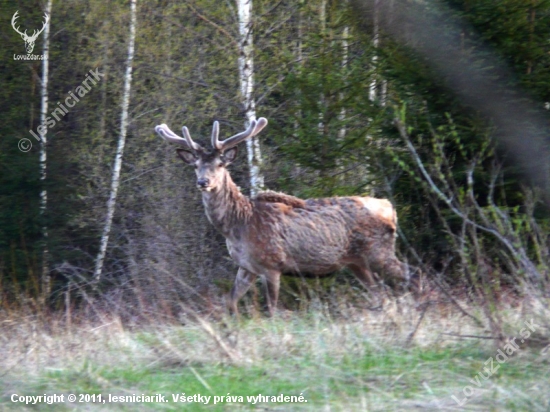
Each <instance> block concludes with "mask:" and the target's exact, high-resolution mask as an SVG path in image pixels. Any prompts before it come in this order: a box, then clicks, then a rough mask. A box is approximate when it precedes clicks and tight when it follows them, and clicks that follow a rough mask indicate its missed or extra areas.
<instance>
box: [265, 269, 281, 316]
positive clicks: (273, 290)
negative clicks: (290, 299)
mask: <svg viewBox="0 0 550 412" xmlns="http://www.w3.org/2000/svg"><path fill="white" fill-rule="evenodd" d="M264 279H265V286H266V290H267V293H266V301H267V310H268V312H269V316H273V315H274V314H275V310H276V309H277V301H278V300H279V287H280V284H281V273H280V272H268V273H266V274H265V275H264Z"/></svg>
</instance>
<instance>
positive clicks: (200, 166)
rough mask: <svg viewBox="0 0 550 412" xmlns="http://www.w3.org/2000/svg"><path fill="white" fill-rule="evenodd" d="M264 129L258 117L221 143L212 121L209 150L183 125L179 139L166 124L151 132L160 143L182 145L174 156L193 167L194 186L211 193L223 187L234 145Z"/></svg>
mask: <svg viewBox="0 0 550 412" xmlns="http://www.w3.org/2000/svg"><path fill="white" fill-rule="evenodd" d="M265 126H267V119H265V118H263V117H260V118H259V119H258V121H256V120H253V121H251V122H250V126H248V129H246V130H245V131H244V132H241V133H237V134H236V135H234V136H231V137H229V138H227V139H225V140H224V141H220V140H219V139H218V137H219V133H220V125H219V123H218V122H217V121H216V122H214V126H213V128H212V136H211V146H212V147H211V148H208V149H207V148H204V147H202V146H201V145H199V144H198V143H196V142H195V141H193V139H191V135H190V134H189V130H188V129H187V127H185V126H183V128H182V133H183V136H184V137H185V138H182V137H180V136H178V135H177V134H175V133H174V132H172V130H170V128H169V127H168V126H167V125H166V124H161V125H159V126H156V127H155V131H156V132H157V133H158V134H159V136H160V137H162V138H163V139H164V140H166V141H168V142H172V143H177V144H178V145H180V146H182V148H181V149H176V151H177V153H178V156H179V157H180V158H181V159H182V160H183V161H184V162H185V163H187V164H189V165H191V166H195V173H196V174H197V187H198V188H199V190H201V191H206V192H211V191H215V190H217V189H218V188H220V187H221V186H222V185H223V179H224V175H225V173H226V171H225V167H226V166H228V165H229V164H231V163H232V162H233V161H234V160H235V158H236V157H237V145H238V144H239V143H241V142H242V141H244V140H246V139H248V138H251V137H253V136H255V135H257V134H258V133H260V131H261V130H262V129H263V128H264V127H265Z"/></svg>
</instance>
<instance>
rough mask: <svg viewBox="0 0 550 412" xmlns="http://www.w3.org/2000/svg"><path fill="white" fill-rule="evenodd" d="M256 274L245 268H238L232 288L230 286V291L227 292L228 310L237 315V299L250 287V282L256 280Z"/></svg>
mask: <svg viewBox="0 0 550 412" xmlns="http://www.w3.org/2000/svg"><path fill="white" fill-rule="evenodd" d="M256 277H257V275H256V274H255V273H252V272H249V271H248V270H246V269H243V268H239V271H238V272H237V277H236V278H235V282H234V283H233V288H231V293H230V294H229V303H228V307H229V310H230V312H232V313H234V314H235V315H238V312H237V303H238V302H239V299H240V298H242V297H243V295H244V294H245V293H246V292H247V291H248V289H250V286H251V285H252V283H253V282H254V281H255V280H256Z"/></svg>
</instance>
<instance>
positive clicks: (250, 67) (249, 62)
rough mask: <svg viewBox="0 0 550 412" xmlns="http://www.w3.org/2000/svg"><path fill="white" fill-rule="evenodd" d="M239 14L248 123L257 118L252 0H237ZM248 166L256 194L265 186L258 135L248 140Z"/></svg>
mask: <svg viewBox="0 0 550 412" xmlns="http://www.w3.org/2000/svg"><path fill="white" fill-rule="evenodd" d="M237 9H238V14H239V81H240V88H241V99H242V104H243V107H244V110H245V115H246V119H247V121H246V125H245V127H248V125H249V124H250V122H251V121H253V120H256V102H255V100H254V56H253V52H254V45H253V42H252V0H237ZM246 150H247V155H248V167H249V170H250V193H251V195H252V196H255V195H256V194H257V193H258V191H260V190H261V189H262V188H263V187H264V177H263V175H262V172H261V165H262V152H261V149H260V142H259V140H258V138H257V137H252V138H251V139H247V141H246Z"/></svg>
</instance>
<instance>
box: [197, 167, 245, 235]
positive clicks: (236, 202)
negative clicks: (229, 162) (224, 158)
mask: <svg viewBox="0 0 550 412" xmlns="http://www.w3.org/2000/svg"><path fill="white" fill-rule="evenodd" d="M202 201H203V204H204V207H205V210H206V216H207V217H208V220H210V222H211V223H212V224H213V225H214V227H215V228H216V229H217V230H219V231H220V232H221V233H222V234H223V235H224V236H225V237H230V236H231V233H232V232H233V230H234V229H235V228H236V227H240V226H241V225H242V224H243V223H246V221H247V220H248V219H249V218H250V216H251V215H252V202H251V201H250V199H249V198H248V197H246V196H245V195H243V194H242V193H241V191H240V190H239V188H238V187H237V185H236V184H235V183H234V182H233V179H231V176H230V175H229V173H225V175H224V178H223V184H222V185H221V186H220V187H218V188H216V189H215V190H212V191H210V192H202Z"/></svg>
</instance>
